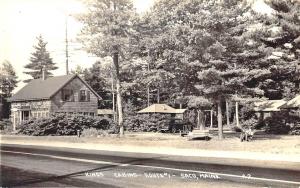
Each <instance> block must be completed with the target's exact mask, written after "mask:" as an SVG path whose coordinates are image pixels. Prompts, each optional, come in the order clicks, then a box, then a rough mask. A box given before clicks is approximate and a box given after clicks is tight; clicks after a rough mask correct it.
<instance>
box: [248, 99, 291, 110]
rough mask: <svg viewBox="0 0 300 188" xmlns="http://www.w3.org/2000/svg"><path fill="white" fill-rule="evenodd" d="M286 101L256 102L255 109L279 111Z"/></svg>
mask: <svg viewBox="0 0 300 188" xmlns="http://www.w3.org/2000/svg"><path fill="white" fill-rule="evenodd" d="M285 103H286V101H284V100H267V101H261V102H255V103H254V106H255V107H254V111H257V112H277V111H280V108H279V107H281V106H282V105H284V104H285Z"/></svg>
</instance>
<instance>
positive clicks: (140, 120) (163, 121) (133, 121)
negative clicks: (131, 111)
mask: <svg viewBox="0 0 300 188" xmlns="http://www.w3.org/2000/svg"><path fill="white" fill-rule="evenodd" d="M169 121H170V115H165V114H136V115H132V116H127V117H126V118H125V119H124V127H125V129H126V130H127V131H131V132H156V131H160V130H161V129H163V128H166V127H167V128H168V125H169Z"/></svg>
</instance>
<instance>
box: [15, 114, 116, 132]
mask: <svg viewBox="0 0 300 188" xmlns="http://www.w3.org/2000/svg"><path fill="white" fill-rule="evenodd" d="M89 128H94V129H97V130H110V131H111V133H113V132H114V131H115V129H116V124H115V123H114V122H113V121H112V120H111V119H108V118H100V117H90V116H75V115H72V116H71V115H51V116H50V117H47V118H40V119H30V120H28V121H25V122H23V123H22V124H21V125H20V127H19V133H21V134H25V135H33V136H44V135H76V134H77V130H80V131H82V130H84V129H89Z"/></svg>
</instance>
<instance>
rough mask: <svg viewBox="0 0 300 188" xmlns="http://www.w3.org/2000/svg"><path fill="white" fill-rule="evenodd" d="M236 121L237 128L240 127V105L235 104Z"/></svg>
mask: <svg viewBox="0 0 300 188" xmlns="http://www.w3.org/2000/svg"><path fill="white" fill-rule="evenodd" d="M235 121H236V126H237V127H240V122H239V103H238V102H235Z"/></svg>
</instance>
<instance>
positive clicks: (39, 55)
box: [24, 35, 58, 82]
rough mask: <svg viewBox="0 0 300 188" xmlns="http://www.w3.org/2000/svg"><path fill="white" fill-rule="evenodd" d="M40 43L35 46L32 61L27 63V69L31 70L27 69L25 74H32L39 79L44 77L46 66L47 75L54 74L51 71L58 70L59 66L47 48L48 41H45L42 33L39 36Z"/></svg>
mask: <svg viewBox="0 0 300 188" xmlns="http://www.w3.org/2000/svg"><path fill="white" fill-rule="evenodd" d="M37 40H38V43H37V45H36V46H34V50H35V51H34V52H33V53H32V54H31V57H30V61H31V63H29V64H27V65H25V68H26V69H30V71H25V72H24V73H25V74H28V75H30V76H31V77H32V78H33V79H38V78H41V77H42V70H43V67H44V66H45V68H46V70H45V73H46V75H45V76H47V77H50V76H52V73H51V72H50V71H52V70H56V69H57V68H58V67H56V66H55V64H54V63H53V61H52V58H51V57H50V54H49V52H48V51H47V49H46V45H47V42H45V41H44V39H43V37H42V36H41V35H40V36H38V37H37ZM30 80H32V79H27V80H25V81H24V82H29V81H30Z"/></svg>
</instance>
